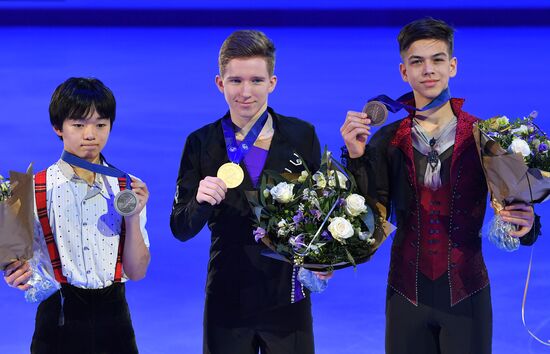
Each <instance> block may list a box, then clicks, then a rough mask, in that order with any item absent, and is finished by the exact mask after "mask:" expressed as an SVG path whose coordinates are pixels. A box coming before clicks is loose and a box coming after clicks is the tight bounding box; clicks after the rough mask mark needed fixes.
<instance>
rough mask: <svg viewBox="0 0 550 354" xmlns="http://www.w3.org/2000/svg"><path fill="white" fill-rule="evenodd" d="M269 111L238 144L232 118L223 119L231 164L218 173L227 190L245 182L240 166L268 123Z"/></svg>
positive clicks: (226, 164)
mask: <svg viewBox="0 0 550 354" xmlns="http://www.w3.org/2000/svg"><path fill="white" fill-rule="evenodd" d="M267 117H268V113H267V109H266V110H265V111H264V112H263V113H262V114H261V115H260V117H259V118H258V120H257V121H256V123H254V125H253V126H252V128H251V129H250V131H249V132H248V134H246V136H245V138H244V139H243V141H242V142H241V143H238V142H237V138H236V137H235V131H234V130H233V127H232V125H231V118H229V117H226V118H224V119H222V129H223V136H224V138H225V147H226V149H227V157H228V158H229V161H230V162H227V163H225V164H223V165H221V166H220V168H219V169H218V172H217V176H218V178H220V179H221V180H223V181H224V182H225V184H226V186H227V188H236V187H238V186H239V185H240V184H241V183H242V182H243V180H244V171H243V169H242V168H241V166H239V163H240V162H241V161H242V160H243V158H244V157H245V155H246V154H247V153H248V152H249V150H250V147H251V146H252V145H253V144H254V142H255V141H256V139H257V138H258V136H259V135H260V132H261V131H262V128H263V127H264V125H265V123H266V121H267Z"/></svg>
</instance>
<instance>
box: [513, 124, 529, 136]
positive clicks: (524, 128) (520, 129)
mask: <svg viewBox="0 0 550 354" xmlns="http://www.w3.org/2000/svg"><path fill="white" fill-rule="evenodd" d="M511 133H512V134H517V133H519V134H520V135H527V134H529V127H528V126H526V125H520V126H519V127H517V128H516V129H512V131H511Z"/></svg>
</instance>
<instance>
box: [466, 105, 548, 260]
mask: <svg viewBox="0 0 550 354" xmlns="http://www.w3.org/2000/svg"><path fill="white" fill-rule="evenodd" d="M536 116H537V113H536V112H533V113H531V114H530V115H529V116H528V117H526V118H523V119H516V120H515V121H513V122H510V120H509V119H508V118H507V117H506V116H499V117H494V118H491V119H488V120H485V121H482V122H479V123H476V124H475V125H474V131H473V134H474V138H475V140H476V142H477V144H478V147H479V149H478V152H479V156H480V159H481V164H482V166H483V171H484V172H485V177H486V180H487V186H488V188H489V192H490V193H491V204H492V206H493V208H494V209H495V210H496V211H500V210H502V209H503V208H504V207H505V206H506V205H509V204H512V203H527V204H531V203H541V202H543V201H545V200H546V199H548V196H549V194H550V155H549V153H550V152H549V150H550V141H549V139H548V137H547V136H546V134H545V133H544V132H543V131H542V130H541V129H540V128H539V127H538V126H537V125H536V124H535V122H534V120H535V118H536ZM513 228H514V225H512V224H510V223H507V222H504V221H503V220H502V219H501V218H500V217H499V216H498V215H496V216H495V217H494V218H493V220H492V221H491V227H490V231H489V239H490V240H491V241H492V242H493V243H495V244H496V245H497V246H498V247H499V248H501V249H504V250H508V251H513V250H516V249H518V248H519V244H520V242H519V239H518V238H517V237H513V236H510V232H511V231H512V230H513Z"/></svg>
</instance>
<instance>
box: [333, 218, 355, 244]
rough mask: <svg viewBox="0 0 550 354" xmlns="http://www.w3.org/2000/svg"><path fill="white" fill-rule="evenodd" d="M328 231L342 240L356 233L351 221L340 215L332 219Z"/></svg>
mask: <svg viewBox="0 0 550 354" xmlns="http://www.w3.org/2000/svg"><path fill="white" fill-rule="evenodd" d="M328 231H329V232H330V233H331V235H332V237H334V238H335V239H336V240H338V241H340V242H343V241H344V240H345V239H347V238H350V237H351V236H353V234H354V233H355V230H353V226H351V223H350V222H349V221H348V220H347V219H346V218H342V217H339V216H338V217H335V218H334V219H332V221H331V222H330V225H329V226H328Z"/></svg>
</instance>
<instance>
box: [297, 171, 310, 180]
mask: <svg viewBox="0 0 550 354" xmlns="http://www.w3.org/2000/svg"><path fill="white" fill-rule="evenodd" d="M307 176H309V173H307V171H306V170H304V171H302V174H300V177H298V182H300V183H303V182H305V181H306V179H307Z"/></svg>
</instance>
